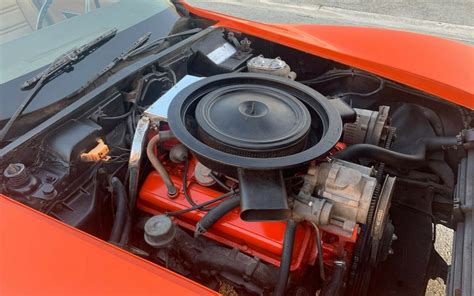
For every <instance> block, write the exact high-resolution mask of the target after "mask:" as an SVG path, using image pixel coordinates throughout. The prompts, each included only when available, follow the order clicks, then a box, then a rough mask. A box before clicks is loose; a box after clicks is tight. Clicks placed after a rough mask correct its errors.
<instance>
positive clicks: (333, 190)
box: [293, 160, 393, 231]
mask: <svg viewBox="0 0 474 296" xmlns="http://www.w3.org/2000/svg"><path fill="white" fill-rule="evenodd" d="M375 173H376V172H375V170H374V169H373V168H370V167H365V166H362V165H358V164H354V163H351V162H347V161H342V160H332V161H331V162H324V163H321V164H318V165H310V167H309V169H308V172H307V174H306V175H305V176H304V183H303V186H302V187H301V189H300V191H299V193H298V196H297V197H296V199H295V201H294V205H293V216H294V218H295V219H297V220H307V221H310V222H314V223H316V224H318V225H327V224H332V225H336V226H338V227H341V228H342V229H344V230H346V231H352V230H353V229H354V227H355V224H356V223H361V224H367V214H368V212H369V208H370V203H371V200H372V197H373V196H374V193H375V191H376V187H377V180H376V178H375ZM387 178H390V177H388V176H387ZM386 183H388V184H393V182H386ZM392 191H393V186H388V185H387V186H383V187H382V193H383V194H384V196H387V197H388V198H389V197H390V196H391V192H392ZM381 195H382V194H381Z"/></svg>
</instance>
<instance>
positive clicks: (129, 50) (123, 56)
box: [81, 32, 151, 89]
mask: <svg viewBox="0 0 474 296" xmlns="http://www.w3.org/2000/svg"><path fill="white" fill-rule="evenodd" d="M150 36H151V32H147V33H145V34H143V35H142V36H141V37H140V38H138V39H137V40H136V41H135V42H133V43H132V45H130V47H129V48H127V50H125V51H124V52H122V53H121V54H120V55H119V56H117V57H116V58H114V59H113V60H112V62H110V63H109V64H108V65H107V66H105V68H104V69H102V71H100V72H99V73H97V75H96V76H95V77H94V78H93V79H92V80H90V81H89V82H87V83H86V85H85V86H83V87H81V89H84V87H87V86H89V85H90V84H91V83H92V82H94V81H96V80H97V79H98V78H99V77H101V76H103V75H104V74H105V73H107V72H109V71H110V70H112V69H113V68H114V67H115V66H117V64H118V63H120V62H121V61H125V60H126V59H127V58H128V57H129V56H130V53H132V52H133V51H135V50H136V49H137V48H140V47H141V46H142V45H143V44H145V43H146V42H147V41H148V39H150Z"/></svg>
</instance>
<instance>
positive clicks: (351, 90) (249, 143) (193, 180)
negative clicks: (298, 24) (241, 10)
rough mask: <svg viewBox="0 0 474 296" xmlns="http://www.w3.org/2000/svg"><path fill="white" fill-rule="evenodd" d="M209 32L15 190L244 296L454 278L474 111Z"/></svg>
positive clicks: (12, 179)
mask: <svg viewBox="0 0 474 296" xmlns="http://www.w3.org/2000/svg"><path fill="white" fill-rule="evenodd" d="M196 35H198V36H197V37H194V36H193V37H190V39H191V38H194V39H193V40H192V41H187V39H184V40H183V41H181V42H183V43H185V45H180V44H181V43H179V44H176V45H170V46H181V47H180V48H179V50H178V49H176V50H175V51H169V52H174V54H171V53H167V55H166V56H163V59H162V60H160V62H157V63H154V64H151V65H148V66H146V67H144V68H143V69H141V70H140V71H137V72H134V73H133V74H130V75H129V77H127V78H126V79H124V80H123V81H122V82H121V84H118V85H115V86H114V88H112V90H108V92H107V93H106V92H104V93H103V95H102V96H101V98H100V99H97V100H96V101H95V103H94V104H92V103H89V104H88V105H87V108H86V109H82V110H78V111H77V112H76V113H71V114H70V115H69V116H68V117H67V118H65V119H64V120H62V121H61V123H60V124H58V125H57V126H54V127H52V128H51V129H50V131H48V132H45V133H43V134H41V135H37V136H35V137H31V142H29V144H28V145H23V146H20V147H17V148H16V149H15V150H14V152H15V154H13V152H11V153H10V152H9V153H10V154H5V155H3V157H2V163H1V164H2V166H1V168H2V170H3V172H2V174H3V176H2V188H1V192H3V193H5V194H7V195H9V196H11V197H13V198H15V199H16V200H17V201H19V202H21V203H24V204H27V205H29V206H31V207H33V208H35V209H37V210H39V211H42V212H43V213H46V214H48V215H50V216H52V217H54V218H56V219H58V220H60V221H62V222H65V223H67V224H69V225H72V226H74V227H77V228H79V229H81V230H83V231H86V232H89V233H91V234H93V235H95V236H97V237H99V238H102V239H104V240H106V241H108V242H109V243H111V244H114V245H116V246H118V247H121V248H124V249H126V250H127V251H129V252H131V253H133V254H135V255H138V256H141V257H143V258H146V259H147V260H150V261H153V262H155V263H157V264H159V265H162V266H165V267H166V268H168V269H171V270H173V271H175V272H177V273H179V274H181V275H184V276H186V277H188V278H191V279H193V280H195V281H198V282H200V283H202V284H204V285H206V286H208V287H210V288H212V289H215V290H220V291H222V289H228V290H231V291H232V292H226V293H225V294H226V295H236V294H238V295H270V294H272V293H273V295H315V293H319V295H366V294H383V291H384V290H385V291H386V292H387V293H389V292H390V293H395V294H403V295H420V293H423V291H424V289H425V287H426V282H427V280H428V279H429V278H434V277H444V278H445V277H446V272H444V271H443V270H444V268H446V269H447V265H446V264H444V263H439V262H438V263H436V264H438V265H436V264H435V263H434V262H435V261H436V260H437V259H436V258H437V257H436V255H435V252H434V247H433V236H434V235H435V234H436V225H437V224H441V225H446V226H448V227H453V226H454V225H456V221H457V220H456V219H454V218H453V217H455V216H456V215H458V217H459V215H461V216H462V213H461V212H462V211H461V210H456V200H455V199H454V198H453V192H454V190H455V187H456V184H461V183H462V181H461V180H457V174H456V170H457V167H458V163H459V160H460V159H464V158H465V157H466V156H465V155H466V154H465V151H467V150H469V149H472V143H473V141H474V136H473V129H472V124H473V122H474V121H473V120H472V118H474V117H473V114H472V112H470V111H467V110H465V109H463V108H461V107H459V106H454V105H452V104H450V103H446V102H441V101H440V100H438V99H437V98H433V97H431V96H430V95H427V94H424V93H422V92H419V91H415V90H413V89H410V88H408V87H406V86H403V85H400V84H398V83H395V82H392V81H389V80H386V79H384V78H381V77H379V76H376V75H373V74H370V73H367V72H363V71H360V70H357V69H353V68H348V67H346V66H344V65H340V64H337V63H336V62H333V61H328V60H324V59H322V58H318V57H313V56H311V55H309V54H306V53H303V52H298V51H296V50H293V49H289V48H285V47H283V46H280V45H276V44H270V42H268V41H265V40H261V39H258V38H254V37H252V36H244V35H242V34H240V33H239V32H231V31H227V30H224V29H222V28H208V29H205V30H203V31H202V32H201V33H198V34H196ZM186 42H189V43H186ZM269 48H271V50H269ZM374 89H375V91H374ZM91 102H92V101H91ZM459 112H461V113H462V116H459ZM453 114H454V115H453ZM453 118H454V119H453ZM471 151H472V150H471ZM12 155H14V156H12ZM18 159H26V160H27V161H23V162H19V161H18ZM465 166H466V165H465ZM463 170H466V168H465V167H463ZM461 185H462V184H461ZM433 225H434V228H432V226H433ZM433 229H434V230H433ZM414 241H416V244H415V243H414ZM411 244H413V246H412V245H411ZM426 250H433V251H432V252H427V251H426ZM405 252H406V253H405ZM438 256H439V255H438ZM436 262H437V261H436ZM408 264H413V265H408ZM406 266H409V267H406ZM433 266H438V267H439V266H441V267H440V268H438V269H436V268H434V267H433ZM403 268H407V269H410V268H412V269H413V270H412V271H410V272H408V271H407V273H406V274H404V273H403V272H400V270H403ZM395 271H397V272H396V274H397V275H396V276H393V273H395ZM411 272H413V274H416V275H413V274H412V273H411ZM223 287H226V288H223ZM232 293H234V294H232Z"/></svg>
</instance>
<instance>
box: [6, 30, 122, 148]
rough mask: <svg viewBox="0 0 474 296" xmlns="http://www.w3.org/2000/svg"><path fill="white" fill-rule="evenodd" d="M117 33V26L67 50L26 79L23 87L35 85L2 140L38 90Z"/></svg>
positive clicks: (15, 114) (9, 121)
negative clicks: (42, 69)
mask: <svg viewBox="0 0 474 296" xmlns="http://www.w3.org/2000/svg"><path fill="white" fill-rule="evenodd" d="M116 33H117V29H116V28H114V29H111V30H109V31H107V32H105V33H104V34H102V35H100V36H99V37H97V38H95V39H94V40H92V41H90V42H88V43H86V44H84V45H82V46H80V47H76V48H74V49H72V50H70V51H67V52H66V53H64V54H62V55H60V56H59V57H58V58H56V59H55V60H54V61H53V62H52V63H51V64H50V65H49V67H48V68H47V69H46V70H45V71H43V72H41V73H40V74H38V75H36V76H34V77H33V78H31V79H29V80H27V81H25V82H24V83H23V85H22V89H28V88H31V87H33V89H32V90H31V92H30V94H29V95H28V96H27V97H26V98H25V99H24V100H23V102H22V103H21V104H20V106H18V108H17V109H16V110H15V113H13V115H12V117H10V119H9V120H8V121H7V123H6V124H5V125H4V126H3V128H2V130H1V131H0V142H1V141H3V140H4V139H5V137H6V135H7V133H8V131H9V130H10V128H11V127H12V125H13V123H14V122H15V121H16V120H17V119H18V117H19V116H20V115H21V113H23V111H24V110H25V108H26V107H27V106H28V105H29V104H30V103H31V101H32V100H33V99H34V98H35V96H36V95H37V94H38V92H39V91H40V90H41V88H42V87H43V86H44V85H46V84H47V83H48V82H49V81H51V80H52V79H53V78H56V77H57V76H59V75H61V74H62V73H64V72H65V71H66V70H68V69H69V68H70V67H71V66H72V65H74V64H75V63H77V62H79V61H80V60H82V59H83V58H84V57H85V56H87V55H88V54H90V53H91V52H93V51H94V50H95V49H97V48H98V47H99V46H101V45H103V44H104V43H105V42H107V41H109V40H110V39H111V38H112V37H114V36H115V34H116Z"/></svg>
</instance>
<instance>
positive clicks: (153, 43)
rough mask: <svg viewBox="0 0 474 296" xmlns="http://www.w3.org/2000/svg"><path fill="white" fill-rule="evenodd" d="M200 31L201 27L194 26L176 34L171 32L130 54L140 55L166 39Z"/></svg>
mask: <svg viewBox="0 0 474 296" xmlns="http://www.w3.org/2000/svg"><path fill="white" fill-rule="evenodd" d="M200 31H202V29H201V28H194V29H190V30H186V31H183V32H179V33H176V34H170V35H168V36H164V37H159V38H157V39H155V40H153V41H151V42H149V43H148V44H147V45H145V46H142V47H139V48H137V49H136V50H134V51H132V52H130V54H129V56H130V57H132V56H136V55H139V54H141V53H143V52H146V51H148V50H150V49H152V48H154V47H155V46H157V45H159V44H161V43H163V41H165V40H168V39H172V38H176V37H183V36H187V35H194V34H196V33H199V32H200Z"/></svg>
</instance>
